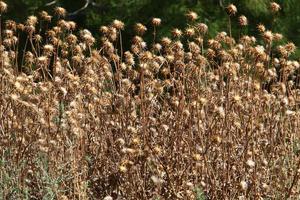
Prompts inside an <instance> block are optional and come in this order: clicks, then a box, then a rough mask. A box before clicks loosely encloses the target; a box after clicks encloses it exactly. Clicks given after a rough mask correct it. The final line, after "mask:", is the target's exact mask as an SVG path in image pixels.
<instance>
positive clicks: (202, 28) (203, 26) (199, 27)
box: [196, 23, 208, 35]
mask: <svg viewBox="0 0 300 200" xmlns="http://www.w3.org/2000/svg"><path fill="white" fill-rule="evenodd" d="M196 27H197V30H198V31H199V32H200V33H201V34H203V35H204V34H206V33H207V31H208V26H207V25H206V24H204V23H199V24H197V25H196Z"/></svg>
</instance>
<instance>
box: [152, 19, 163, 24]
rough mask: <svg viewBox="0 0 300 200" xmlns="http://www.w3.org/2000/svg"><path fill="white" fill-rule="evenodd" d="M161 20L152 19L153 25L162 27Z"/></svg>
mask: <svg viewBox="0 0 300 200" xmlns="http://www.w3.org/2000/svg"><path fill="white" fill-rule="evenodd" d="M160 24H161V19H160V18H152V25H153V26H160Z"/></svg>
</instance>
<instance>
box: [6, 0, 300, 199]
mask: <svg viewBox="0 0 300 200" xmlns="http://www.w3.org/2000/svg"><path fill="white" fill-rule="evenodd" d="M6 9H7V5H6V4H5V3H4V2H0V12H1V14H4V13H5V11H6ZM279 9H280V6H279V5H278V4H276V3H274V2H273V3H271V4H270V12H272V13H274V15H275V14H276V12H277V11H278V10H279ZM226 11H227V14H228V24H229V31H228V33H226V32H219V33H218V34H217V35H216V36H215V37H214V38H208V35H207V34H206V33H207V31H208V26H207V25H206V24H203V23H200V22H199V21H198V19H197V14H196V13H194V12H192V11H191V12H189V13H187V15H186V17H187V25H186V27H185V28H183V31H181V30H179V29H174V30H172V37H170V38H168V37H163V38H158V37H157V31H159V27H160V26H161V20H160V19H159V18H153V19H152V26H151V27H145V26H144V25H143V24H141V23H137V24H136V25H135V27H133V28H134V30H135V32H136V36H134V37H133V39H132V43H131V48H130V49H124V47H123V45H122V30H123V29H124V24H123V22H121V21H119V20H115V21H113V22H112V24H110V25H108V26H102V27H101V28H100V32H101V38H99V39H97V40H96V39H95V38H94V37H93V35H92V34H91V33H90V32H89V31H88V30H76V24H75V23H74V22H72V21H67V20H65V19H64V16H65V14H66V11H65V10H64V9H63V8H60V7H57V8H56V9H55V12H54V16H53V17H52V16H50V15H49V14H48V13H46V12H41V13H40V15H39V16H38V17H35V16H30V17H28V20H27V21H26V22H25V23H24V24H18V23H16V22H14V21H12V20H7V21H4V22H3V23H2V27H0V28H1V34H0V42H1V44H0V45H1V46H0V153H1V157H0V199H12V200H15V199H61V200H67V199H79V200H82V199H83V200H84V199H105V200H112V199H114V200H117V199H118V200H122V199H124V200H125V199H132V200H138V199H153V200H159V199H160V200H162V199H188V200H189V199H191V200H192V199H198V200H200V199H201V200H204V199H299V198H300V181H299V176H300V111H299V103H300V76H299V63H298V61H295V60H290V55H291V54H292V53H293V52H294V51H295V48H296V47H295V45H294V44H293V43H291V42H289V43H286V44H280V45H278V44H279V42H280V41H281V40H282V38H283V36H282V35H281V34H279V33H274V32H272V30H267V29H266V28H265V26H264V25H262V24H260V25H258V26H257V29H258V31H259V33H260V34H259V38H257V39H256V38H255V37H253V36H248V35H245V34H242V33H243V31H241V34H240V36H239V37H238V38H233V37H232V36H231V30H230V26H231V23H234V22H233V21H234V20H233V19H238V23H239V25H240V26H241V30H243V27H245V26H247V24H248V22H247V18H246V17H245V16H243V15H242V16H239V14H238V13H237V8H236V7H235V6H234V5H232V4H231V5H228V7H227V10H226ZM234 17H235V18H234ZM147 29H148V30H147ZM144 34H153V40H152V41H149V42H147V43H146V42H145V41H144V40H143V37H142V36H143V35H144ZM21 40H24V42H19V41H21Z"/></svg>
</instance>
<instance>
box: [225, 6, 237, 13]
mask: <svg viewBox="0 0 300 200" xmlns="http://www.w3.org/2000/svg"><path fill="white" fill-rule="evenodd" d="M227 12H228V14H229V15H235V14H236V13H237V8H236V6H235V5H233V4H229V5H228V6H227Z"/></svg>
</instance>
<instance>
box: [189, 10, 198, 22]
mask: <svg viewBox="0 0 300 200" xmlns="http://www.w3.org/2000/svg"><path fill="white" fill-rule="evenodd" d="M186 17H187V18H188V20H190V21H195V20H196V19H198V15H197V13H195V12H193V11H189V12H188V13H187V14H186Z"/></svg>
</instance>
